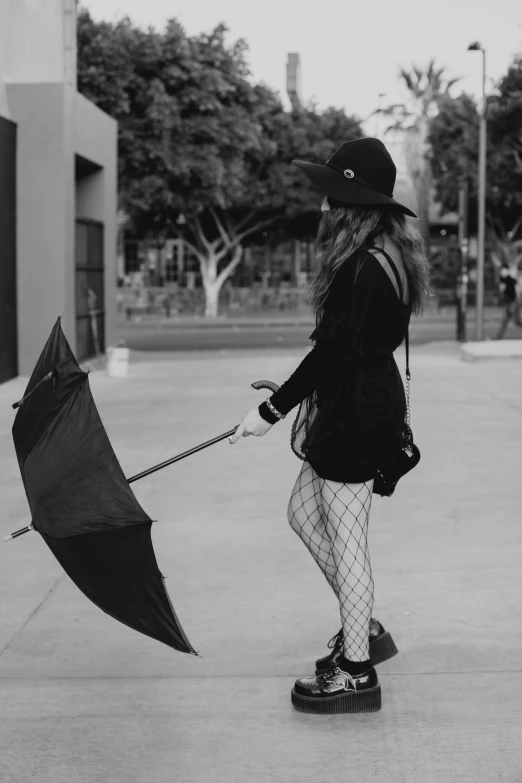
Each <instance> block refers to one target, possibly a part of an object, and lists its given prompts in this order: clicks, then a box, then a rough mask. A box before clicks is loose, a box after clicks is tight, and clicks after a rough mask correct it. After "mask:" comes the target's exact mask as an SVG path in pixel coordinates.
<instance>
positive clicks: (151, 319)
mask: <svg viewBox="0 0 522 783" xmlns="http://www.w3.org/2000/svg"><path fill="white" fill-rule="evenodd" d="M501 313H502V310H501V308H499V307H487V308H486V309H485V311H484V320H485V322H486V323H489V322H495V323H499V322H500V318H501ZM416 320H422V321H424V322H425V323H440V322H451V323H454V322H455V320H456V314H455V307H444V308H443V309H442V310H441V312H438V311H436V310H428V311H426V313H425V314H424V315H423V316H422V317H420V318H418V317H417V316H413V317H412V323H414V322H415V321H416ZM116 322H117V324H118V326H119V325H122V324H125V325H132V326H136V327H140V326H141V327H147V326H156V325H158V324H162V325H163V326H171V327H174V328H175V327H177V328H184V329H185V328H191V329H192V328H194V329H196V328H198V329H199V328H214V329H215V328H219V327H233V326H242V327H267V326H279V327H281V326H311V325H313V324H314V323H315V321H314V317H313V315H312V314H311V313H303V312H292V311H286V312H281V311H267V312H264V313H243V314H238V315H230V314H229V313H226V314H223V315H220V316H218V317H217V318H205V317H204V316H202V315H172V316H170V318H167V317H166V316H165V315H164V314H159V313H152V314H150V315H149V314H147V313H141V314H140V315H138V316H133V317H132V319H131V320H130V321H128V320H127V318H126V315H125V313H124V312H117V313H116ZM474 323H475V311H474V309H473V308H469V309H468V325H469V328H470V329H472V328H473V327H474Z"/></svg>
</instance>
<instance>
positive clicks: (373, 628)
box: [315, 618, 399, 674]
mask: <svg viewBox="0 0 522 783" xmlns="http://www.w3.org/2000/svg"><path fill="white" fill-rule="evenodd" d="M328 647H330V649H331V650H332V652H331V653H330V654H329V655H325V657H324V658H319V660H317V661H316V663H315V673H316V674H323V672H325V671H326V670H327V669H328V667H329V666H330V664H332V663H337V661H338V660H339V657H340V656H341V654H342V651H343V632H342V630H340V631H339V633H336V634H335V636H333V637H332V638H331V639H330V641H329V642H328ZM398 652H399V651H398V649H397V647H396V646H395V642H394V641H393V639H392V637H391V634H390V633H388V631H385V630H384V627H383V626H382V625H381V623H380V622H379V621H378V620H374V619H373V618H372V619H371V620H370V661H371V662H372V666H377V664H379V663H383V662H384V661H387V660H388V658H393V656H394V655H397V653H398Z"/></svg>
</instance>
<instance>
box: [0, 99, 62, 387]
mask: <svg viewBox="0 0 522 783" xmlns="http://www.w3.org/2000/svg"><path fill="white" fill-rule="evenodd" d="M8 98H9V105H10V109H11V114H12V117H13V119H14V120H15V122H16V123H17V125H18V148H17V190H18V194H17V214H18V226H17V277H18V285H17V309H18V350H19V372H20V373H21V374H22V375H26V374H30V372H31V371H32V367H33V366H34V363H35V362H36V360H37V359H38V356H39V354H40V351H41V350H42V348H43V343H44V341H43V339H42V337H43V335H47V334H48V333H49V332H50V331H51V328H52V324H53V323H54V322H55V321H56V318H57V317H58V315H60V313H61V312H62V310H64V309H66V312H65V315H64V328H65V330H66V333H67V335H70V334H71V332H72V330H73V329H74V313H73V312H72V311H71V308H70V307H67V308H65V304H66V295H65V279H64V263H65V259H66V258H67V257H70V255H69V254H70V251H71V247H70V243H71V237H67V230H66V228H67V224H68V221H70V220H72V219H73V216H72V213H71V211H70V209H68V191H70V188H68V183H67V175H68V171H67V169H68V166H67V158H66V154H65V147H66V133H65V115H64V112H65V108H64V96H63V87H62V86H61V85H59V84H51V85H41V84H35V85H28V84H22V85H9V87H8Z"/></svg>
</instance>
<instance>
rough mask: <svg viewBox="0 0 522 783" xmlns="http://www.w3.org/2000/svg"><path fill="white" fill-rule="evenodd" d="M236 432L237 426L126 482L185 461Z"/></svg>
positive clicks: (130, 482)
mask: <svg viewBox="0 0 522 783" xmlns="http://www.w3.org/2000/svg"><path fill="white" fill-rule="evenodd" d="M236 430H237V426H236V427H234V429H233V430H229V431H228V432H224V433H223V435H218V436H217V438H212V440H207V441H206V442H205V443H201V444H200V445H199V446H194V448H192V449H189V450H188V451H184V452H183V454H178V455H177V456H176V457H172V459H168V460H167V461H166V462H162V463H161V464H160V465H154V467H153V468H149V469H148V470H144V471H143V473H138V474H137V475H136V476H132V478H130V479H127V481H128V482H129V484H132V482H133V481H138V480H139V479H141V478H145V476H150V474H151V473H155V472H156V471H157V470H161V469H162V468H166V467H167V465H172V464H174V462H179V460H180V459H185V457H190V455H191V454H196V452H198V451H201V450H202V449H206V448H208V447H209V446H212V445H214V443H219V441H220V440H225V438H229V437H230V436H231V435H233V434H234V432H235V431H236Z"/></svg>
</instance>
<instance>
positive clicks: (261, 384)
mask: <svg viewBox="0 0 522 783" xmlns="http://www.w3.org/2000/svg"><path fill="white" fill-rule="evenodd" d="M50 375H51V373H49V377H50ZM47 379H48V378H47V377H46V378H45V379H44V380H47ZM251 385H252V387H253V388H254V389H257V390H258V391H259V389H269V390H270V391H271V392H272V393H274V392H276V391H277V390H278V389H279V386H278V385H277V383H274V382H273V381H255V382H254V383H252V384H251ZM238 427H239V424H236V426H235V427H234V429H232V430H228V432H224V433H223V434H222V435H218V436H217V437H216V438H212V439H211V440H207V441H205V443H200V445H199V446H194V448H192V449H189V450H188V451H184V452H183V453H182V454H178V455H177V456H176V457H172V458H171V459H168V460H166V461H165V462H162V463H161V464H160V465H154V467H152V468H149V469H148V470H144V471H143V472H142V473H138V474H137V475H136V476H132V477H131V478H130V479H127V481H128V482H129V484H132V482H133V481H138V480H139V479H141V478H145V476H150V474H151V473H155V472H156V471H157V470H161V469H162V468H166V467H167V465H172V464H174V462H179V461H180V460H181V459H185V457H189V456H190V455H191V454H196V452H198V451H201V450H202V449H206V448H208V447H209V446H213V445H214V443H219V442H220V441H221V440H225V438H230V436H231V435H233V434H234V433H235V431H236V430H237V428H238ZM30 530H34V527H33V524H32V523H31V524H30V525H28V526H27V527H22V528H20V530H15V532H14V533H11V534H10V535H9V536H6V537H5V538H4V541H11V540H12V539H13V538H18V536H23V534H24V533H29V531H30Z"/></svg>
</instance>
